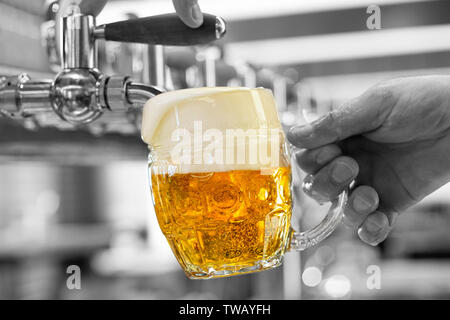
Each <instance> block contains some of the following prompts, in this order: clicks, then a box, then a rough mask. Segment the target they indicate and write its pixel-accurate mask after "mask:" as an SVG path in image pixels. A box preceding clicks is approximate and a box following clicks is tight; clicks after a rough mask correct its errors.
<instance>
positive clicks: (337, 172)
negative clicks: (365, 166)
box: [330, 161, 356, 184]
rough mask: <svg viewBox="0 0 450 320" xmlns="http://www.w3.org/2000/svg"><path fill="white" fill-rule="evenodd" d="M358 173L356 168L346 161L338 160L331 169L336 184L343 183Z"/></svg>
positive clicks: (332, 178)
mask: <svg viewBox="0 0 450 320" xmlns="http://www.w3.org/2000/svg"><path fill="white" fill-rule="evenodd" d="M355 175H356V169H355V168H353V167H351V166H349V165H348V164H346V163H345V162H342V161H338V162H336V163H335V164H334V165H333V167H332V169H331V177H330V178H331V180H332V182H334V183H335V184H343V183H344V182H348V181H349V180H351V179H353V178H354V176H355Z"/></svg>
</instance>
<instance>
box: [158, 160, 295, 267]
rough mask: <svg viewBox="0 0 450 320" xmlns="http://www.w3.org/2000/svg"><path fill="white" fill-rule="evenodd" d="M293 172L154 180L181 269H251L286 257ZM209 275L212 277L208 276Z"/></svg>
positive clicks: (161, 213)
mask: <svg viewBox="0 0 450 320" xmlns="http://www.w3.org/2000/svg"><path fill="white" fill-rule="evenodd" d="M289 184H290V167H280V168H275V169H272V171H271V172H269V173H268V172H267V171H266V172H264V174H262V173H261V171H259V170H235V171H226V172H207V173H187V174H181V173H176V174H173V175H170V176H169V175H164V174H160V173H158V174H152V189H153V196H154V199H155V210H156V214H157V216H158V221H159V224H160V226H161V229H162V231H163V233H164V234H165V236H166V238H167V239H168V241H169V244H170V245H171V247H172V250H173V251H174V253H175V256H176V257H177V259H178V261H179V262H180V264H181V265H182V266H183V268H184V269H185V270H188V271H187V272H191V273H192V274H199V272H200V273H202V272H204V273H208V272H210V270H216V271H217V270H220V268H224V267H226V268H227V269H229V268H230V267H233V266H234V267H236V270H239V269H243V268H247V267H251V266H253V265H254V264H255V262H258V261H270V260H271V259H274V258H277V257H279V256H281V254H282V253H283V252H284V250H285V247H286V244H287V240H288V233H289V225H290V215H291V197H290V190H289ZM208 270H209V271H208Z"/></svg>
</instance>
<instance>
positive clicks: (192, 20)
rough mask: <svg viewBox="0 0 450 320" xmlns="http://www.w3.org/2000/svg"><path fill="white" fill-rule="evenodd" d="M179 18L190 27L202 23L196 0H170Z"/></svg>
mask: <svg viewBox="0 0 450 320" xmlns="http://www.w3.org/2000/svg"><path fill="white" fill-rule="evenodd" d="M172 2H173V6H174V7H175V11H176V12H177V14H178V16H179V17H180V19H181V20H182V21H183V22H184V23H185V24H186V25H187V26H189V27H191V28H198V27H200V26H201V25H202V23H203V14H202V12H201V10H200V6H199V5H198V3H197V0H172Z"/></svg>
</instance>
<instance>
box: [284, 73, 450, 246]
mask: <svg viewBox="0 0 450 320" xmlns="http://www.w3.org/2000/svg"><path fill="white" fill-rule="evenodd" d="M288 139H289V141H290V142H291V143H292V144H293V145H295V146H297V147H299V148H305V149H306V150H300V151H298V152H297V153H296V154H295V158H296V161H297V162H298V165H299V166H300V167H301V168H302V169H303V170H304V171H305V172H307V173H309V174H311V176H309V178H308V179H310V180H311V182H312V183H311V188H309V190H307V192H308V193H309V194H310V195H311V196H313V197H314V198H316V199H320V200H326V199H333V198H335V197H336V196H337V195H338V194H339V193H341V192H342V191H343V190H344V189H345V188H347V187H348V185H349V184H350V183H351V182H352V181H353V180H354V181H355V186H354V187H353V188H352V190H351V193H350V195H349V199H348V202H347V204H346V208H345V211H344V223H345V224H346V225H348V226H350V227H353V228H355V229H357V233H358V235H359V237H360V239H361V240H363V241H364V242H366V243H368V244H371V245H377V244H378V243H380V242H382V241H383V240H385V239H386V237H387V235H388V234H389V232H390V231H391V230H392V228H393V226H394V223H395V220H396V218H397V216H398V213H400V212H401V211H403V210H405V209H406V208H408V207H410V206H411V205H413V204H415V203H417V202H418V201H420V200H421V199H423V198H424V197H425V196H427V195H428V194H430V193H431V192H433V191H434V190H436V189H438V188H439V187H440V186H442V185H444V184H445V183H447V182H448V181H450V77H449V76H422V77H410V78H401V79H395V80H391V81H387V82H384V83H381V84H379V85H377V86H375V87H372V88H370V89H369V90H367V91H366V92H365V93H364V94H362V95H361V96H359V97H357V98H356V99H354V100H351V101H350V102H348V103H347V104H345V105H344V106H343V107H342V108H339V109H337V110H334V111H332V112H330V113H328V114H326V115H325V116H324V117H322V118H320V119H318V120H316V121H314V122H312V123H311V124H308V125H304V126H296V127H293V128H292V129H291V130H290V131H289V133H288Z"/></svg>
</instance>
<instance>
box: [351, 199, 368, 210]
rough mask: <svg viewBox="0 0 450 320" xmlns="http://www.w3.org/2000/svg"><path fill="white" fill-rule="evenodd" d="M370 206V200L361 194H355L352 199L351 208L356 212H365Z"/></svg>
mask: <svg viewBox="0 0 450 320" xmlns="http://www.w3.org/2000/svg"><path fill="white" fill-rule="evenodd" d="M371 208H372V202H371V201H370V200H369V199H366V198H364V197H362V196H355V198H354V199H353V209H355V211H357V212H367V211H368V210H370V209H371Z"/></svg>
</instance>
